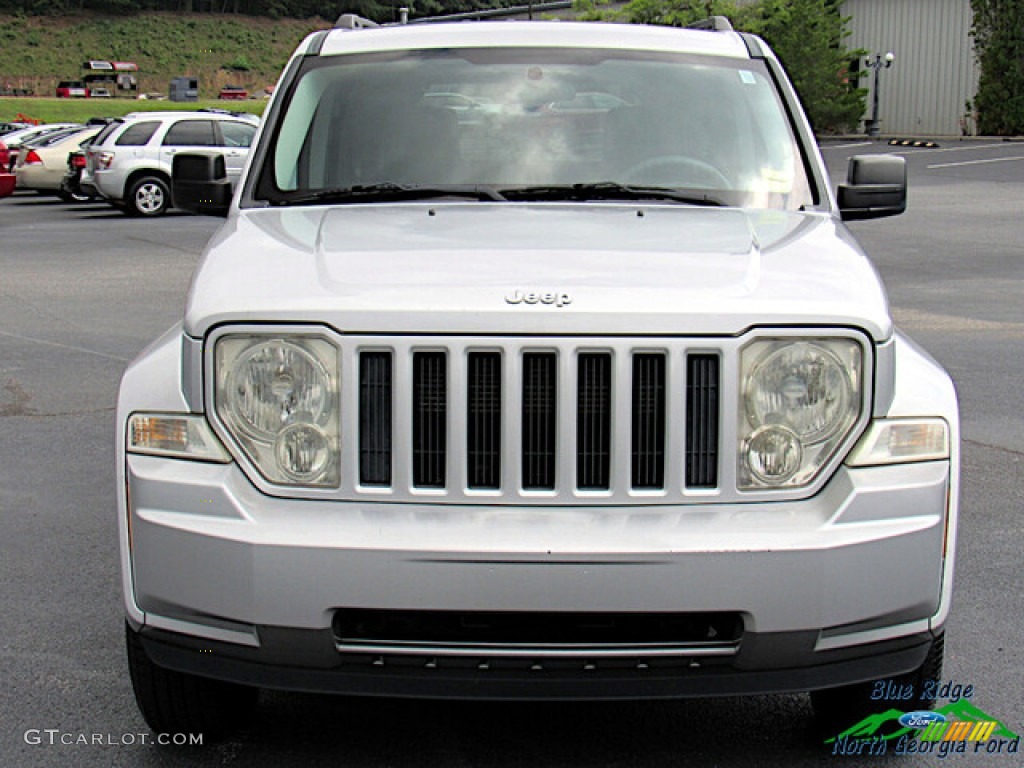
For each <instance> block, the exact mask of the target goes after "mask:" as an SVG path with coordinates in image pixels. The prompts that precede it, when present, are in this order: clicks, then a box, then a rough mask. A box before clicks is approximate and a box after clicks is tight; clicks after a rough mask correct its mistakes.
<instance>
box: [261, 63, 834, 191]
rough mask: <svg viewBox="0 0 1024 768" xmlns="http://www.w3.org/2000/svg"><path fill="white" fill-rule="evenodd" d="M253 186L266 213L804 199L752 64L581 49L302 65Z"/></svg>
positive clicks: (781, 128)
mask: <svg viewBox="0 0 1024 768" xmlns="http://www.w3.org/2000/svg"><path fill="white" fill-rule="evenodd" d="M271 141H272V144H271V146H270V147H269V155H268V158H267V162H266V163H265V164H264V171H263V173H262V175H261V176H260V178H259V181H258V184H257V189H256V195H255V196H256V198H257V199H262V200H266V201H268V202H269V203H271V204H278V205H287V204H295V205H302V204H314V203H317V202H346V203H363V202H375V201H378V200H409V199H424V198H427V197H441V196H444V195H445V194H446V193H447V194H451V195H455V196H458V197H462V198H467V199H477V200H517V199H521V200H583V199H601V200H609V199H613V200H614V199H631V200H635V199H645V198H650V199H657V200H659V201H664V202H675V203H682V204H709V205H730V206H743V207H753V208H777V209H787V210H796V209H799V208H801V207H803V206H807V205H811V204H813V202H814V200H813V194H812V192H811V190H810V185H809V183H808V181H807V176H806V174H805V171H804V165H803V161H802V158H801V154H800V152H799V149H798V147H797V144H796V142H795V140H794V138H793V135H792V132H791V130H790V126H789V122H788V120H787V118H786V113H785V111H784V110H783V108H782V105H781V104H780V102H779V99H778V96H777V94H776V91H775V88H774V85H773V83H772V80H771V78H770V76H769V74H768V73H767V71H766V69H765V67H764V64H763V63H762V62H760V61H750V60H733V59H727V58H723V57H707V56H705V57H702V56H693V55H681V54H660V53H645V52H636V51H608V50H586V49H575V48H569V49H560V50H553V49H510V48H500V47H498V48H487V49H461V50H460V49H456V50H437V51H434V50H431V51H401V52H388V53H385V54H362V55H342V56H331V57H322V58H310V59H308V60H307V61H306V63H305V64H304V65H303V69H302V70H301V71H300V73H299V76H298V77H297V78H296V81H295V83H294V84H293V86H292V87H291V88H290V90H289V93H288V94H287V96H286V102H285V104H284V105H283V109H282V117H281V119H280V120H279V122H278V128H277V130H276V131H275V133H274V135H273V137H272V139H271Z"/></svg>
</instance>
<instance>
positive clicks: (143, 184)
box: [125, 176, 171, 216]
mask: <svg viewBox="0 0 1024 768" xmlns="http://www.w3.org/2000/svg"><path fill="white" fill-rule="evenodd" d="M125 202H126V203H127V204H128V207H127V212H128V214H129V215H131V216H162V215H163V214H164V212H165V211H166V210H167V209H168V208H169V207H170V206H171V191H170V190H169V189H168V188H167V183H166V182H165V181H164V180H163V179H160V178H158V177H156V176H143V177H142V178H139V179H136V180H135V182H134V183H133V184H132V186H131V189H130V190H128V196H127V197H126V198H125Z"/></svg>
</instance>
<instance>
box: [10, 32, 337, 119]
mask: <svg viewBox="0 0 1024 768" xmlns="http://www.w3.org/2000/svg"><path fill="white" fill-rule="evenodd" d="M327 26H330V24H329V23H327V22H325V21H323V20H321V19H306V20H297V19H278V20H272V19H267V18H257V17H249V16H235V15H211V14H183V13H143V14H138V15H133V16H101V15H85V16H75V17H70V16H60V17H50V16H38V17H37V16H29V17H21V18H18V17H15V18H6V19H2V20H0V52H2V54H0V85H10V86H12V87H15V88H31V89H32V90H33V91H34V92H35V94H36V95H37V96H53V95H54V89H55V87H56V85H57V82H58V81H60V80H75V79H79V78H80V77H81V76H82V75H83V74H84V72H83V71H82V62H84V61H87V60H90V59H103V60H112V61H134V62H135V63H136V64H138V65H139V72H138V79H139V90H140V91H141V92H146V93H164V94H165V93H167V91H168V83H169V82H170V80H171V78H172V77H175V76H177V75H196V76H198V77H199V96H200V98H215V97H216V96H217V93H218V92H219V90H220V88H221V86H223V85H228V84H230V85H240V86H243V87H246V88H248V89H249V91H250V92H253V91H261V90H262V89H263V87H264V86H267V85H272V84H273V83H274V82H276V80H277V77H278V75H279V74H280V72H281V69H282V68H283V67H284V64H285V62H286V61H287V60H288V56H289V55H290V54H291V52H292V51H293V50H294V48H295V46H296V45H297V44H298V43H299V41H300V40H302V38H303V37H304V36H305V35H307V34H308V33H309V32H311V31H313V30H314V29H323V28H324V27H327ZM4 101H5V99H0V105H2V104H3V103H4ZM0 109H3V110H4V111H5V112H6V111H7V110H6V108H4V107H0Z"/></svg>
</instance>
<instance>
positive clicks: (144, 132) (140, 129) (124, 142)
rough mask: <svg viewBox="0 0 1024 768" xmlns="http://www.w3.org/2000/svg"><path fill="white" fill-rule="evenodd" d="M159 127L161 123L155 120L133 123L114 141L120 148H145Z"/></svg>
mask: <svg viewBox="0 0 1024 768" xmlns="http://www.w3.org/2000/svg"><path fill="white" fill-rule="evenodd" d="M159 125H160V123H159V122H157V121H155V120H147V121H146V122H144V123H132V124H131V125H129V126H128V127H127V128H125V129H124V131H123V132H122V133H121V135H120V136H118V137H117V139H115V140H114V144H116V145H117V146H119V147H144V146H145V145H146V144H148V143H149V140H150V139H151V138H153V134H154V133H155V132H156V129H157V126H159Z"/></svg>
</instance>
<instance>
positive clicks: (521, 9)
mask: <svg viewBox="0 0 1024 768" xmlns="http://www.w3.org/2000/svg"><path fill="white" fill-rule="evenodd" d="M567 8H572V0H553V1H552V2H546V3H530V4H528V5H514V6H510V7H508V8H485V9H482V10H479V11H466V12H465V13H450V14H447V15H445V16H421V17H419V18H417V19H410V18H409V9H408V8H407V7H404V6H403V7H402V8H399V13H400V16H399V19H400V20H399V21H398V22H395V23H391V24H378V23H377V22H375V21H370V20H369V19H364V18H363V17H362V16H357V15H356V14H354V13H344V14H342V15H341V16H339V17H338V20H337V21H336V22H334V28H335V29H374V28H376V27H382V26H383V27H393V26H396V25H398V26H401V25H403V24H439V23H443V22H448V21H480V20H482V19H500V18H502V17H506V16H526V17H527V18H528V19H532V18H533V14H534V13H547V12H549V11H564V10H566V9H567ZM723 18H724V17H723ZM727 23H728V22H727ZM730 29H732V27H730Z"/></svg>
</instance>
